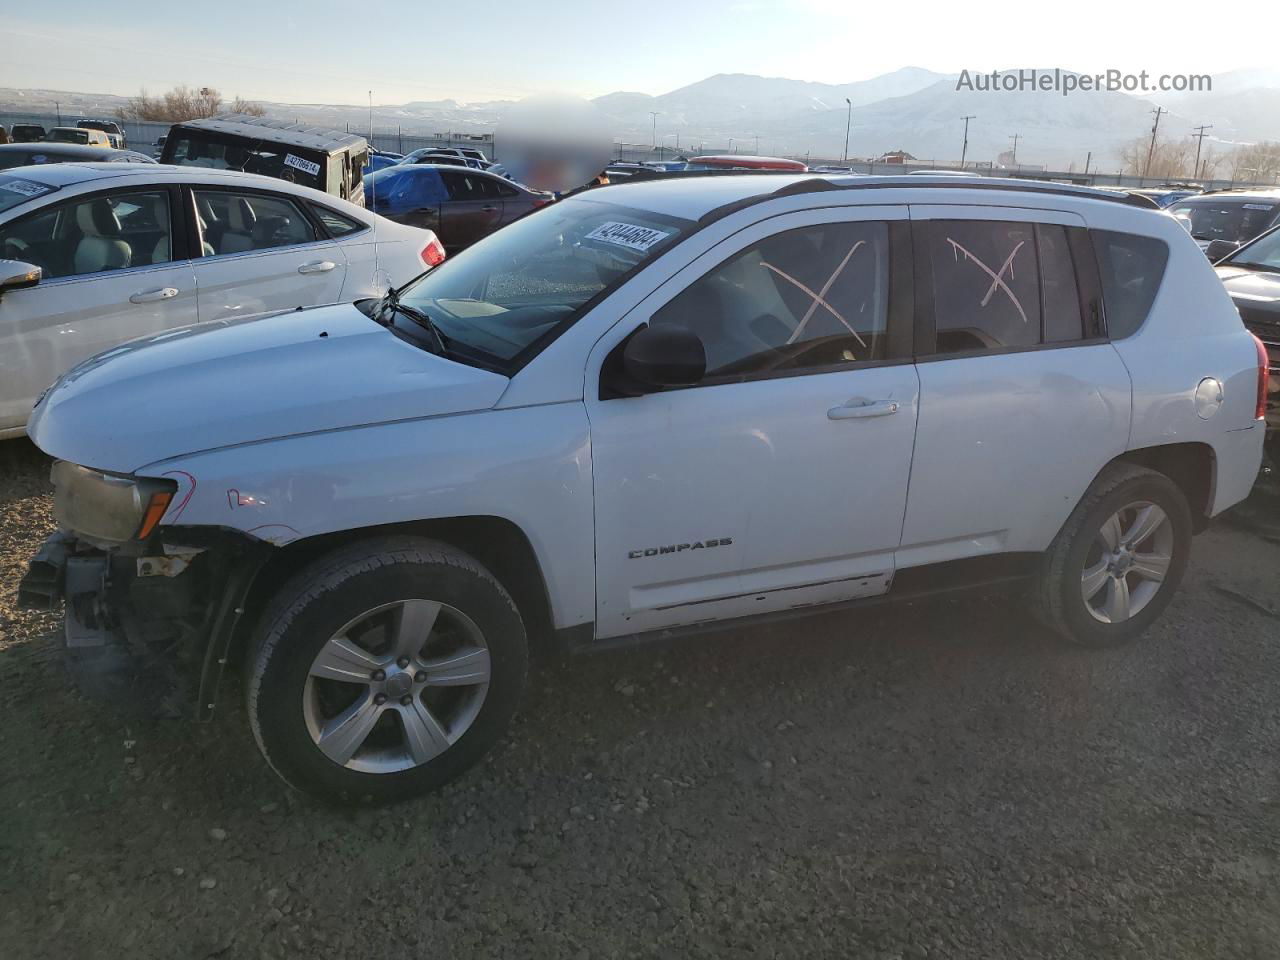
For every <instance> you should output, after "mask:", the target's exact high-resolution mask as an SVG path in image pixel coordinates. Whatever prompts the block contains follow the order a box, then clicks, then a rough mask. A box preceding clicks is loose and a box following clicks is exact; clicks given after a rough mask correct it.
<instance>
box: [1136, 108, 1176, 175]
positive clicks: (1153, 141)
mask: <svg viewBox="0 0 1280 960" xmlns="http://www.w3.org/2000/svg"><path fill="white" fill-rule="evenodd" d="M1151 112H1152V113H1154V114H1155V115H1156V122H1155V123H1153V124H1152V125H1151V146H1149V147H1147V164H1146V166H1144V167H1143V168H1142V179H1143V180H1145V179H1146V178H1147V174H1148V173H1149V172H1150V171H1151V157H1152V155H1154V154H1155V152H1156V132H1157V131H1158V130H1159V129H1160V116H1161V114H1165V113H1168V112H1169V111H1168V110H1166V109H1165V108H1164V107H1156V108H1155V109H1154V110H1152V111H1151Z"/></svg>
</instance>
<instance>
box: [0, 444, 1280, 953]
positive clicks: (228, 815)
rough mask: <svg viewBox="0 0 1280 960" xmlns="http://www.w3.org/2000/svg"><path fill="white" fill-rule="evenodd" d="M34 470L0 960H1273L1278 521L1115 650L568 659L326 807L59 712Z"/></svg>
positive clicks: (1, 511) (207, 759) (16, 559)
mask: <svg viewBox="0 0 1280 960" xmlns="http://www.w3.org/2000/svg"><path fill="white" fill-rule="evenodd" d="M47 466H48V465H47V461H45V460H44V459H43V458H42V457H41V456H39V455H38V454H37V453H36V452H35V451H34V449H33V448H32V447H31V446H30V445H28V444H26V443H25V442H22V443H7V444H0V692H2V694H3V695H2V696H0V763H2V764H3V770H4V776H3V777H2V778H0V815H2V819H0V955H3V956H5V957H6V958H8V957H12V958H15V960H17V958H27V957H57V958H60V960H61V958H67V957H75V958H96V957H104V958H117V957H126V956H127V957H130V958H136V960H149V958H165V960H168V958H197V960H198V958H205V957H224V958H241V957H249V958H254V957H280V956H307V957H314V958H328V957H335V958H336V957H350V956H353V955H361V956H368V957H378V958H400V957H404V958H410V957H413V958H420V957H446V958H447V957H469V956H478V955H483V956H486V957H520V958H532V957H570V958H576V957H581V958H604V957H650V956H656V957H671V958H675V957H797V958H799V957H805V958H810V957H819V956H822V957H825V956H832V957H836V956H838V957H875V958H888V957H904V958H920V957H974V958H995V957H1008V958H1018V960H1024V958H1028V957H1037V958H1039V957H1089V958H1099V957H1126V958H1128V957H1152V958H1160V960H1167V958H1173V957H1194V958H1205V957H1231V958H1248V957H1258V958H1262V957H1267V958H1271V957H1275V956H1277V955H1278V954H1280V829H1278V828H1280V780H1278V778H1277V767H1276V760H1275V756H1276V750H1275V745H1276V742H1277V734H1280V717H1278V713H1277V706H1276V705H1277V702H1280V644H1277V642H1276V640H1277V637H1278V636H1280V631H1278V629H1277V628H1278V626H1280V619H1278V618H1280V579H1278V578H1277V577H1276V569H1277V563H1280V538H1277V536H1276V533H1277V526H1276V524H1275V521H1276V520H1280V508H1277V503H1280V501H1277V500H1268V499H1265V498H1257V497H1255V501H1254V502H1252V503H1251V504H1249V505H1246V507H1245V508H1244V509H1243V510H1240V511H1237V512H1236V513H1235V516H1234V518H1233V519H1232V518H1228V520H1227V522H1220V523H1218V524H1215V526H1214V529H1212V530H1211V531H1210V532H1208V533H1207V534H1205V535H1203V536H1201V537H1199V538H1197V540H1196V545H1195V558H1194V560H1193V563H1192V569H1191V571H1190V573H1189V575H1188V581H1187V583H1186V585H1185V586H1184V588H1183V591H1182V593H1181V594H1180V596H1179V597H1178V599H1177V600H1176V601H1175V602H1174V604H1173V606H1172V607H1171V609H1170V611H1169V613H1168V614H1167V615H1166V616H1165V617H1164V619H1163V620H1162V622H1161V623H1159V624H1158V625H1157V627H1156V628H1154V629H1153V630H1152V631H1151V633H1150V634H1149V635H1148V637H1147V638H1145V639H1144V640H1143V641H1142V642H1140V643H1138V644H1136V645H1134V646H1131V647H1128V648H1126V649H1123V650H1117V651H1109V652H1102V653H1086V652H1080V651H1076V650H1070V649H1065V648H1063V647H1062V646H1060V645H1059V644H1057V643H1055V642H1054V641H1053V640H1052V639H1051V638H1050V637H1049V636H1047V635H1046V634H1045V632H1044V631H1043V630H1042V629H1040V628H1038V627H1036V626H1035V625H1033V624H1032V623H1031V622H1030V621H1029V620H1028V619H1027V618H1026V617H1025V616H1023V615H1022V614H1020V613H1019V612H1018V611H1017V609H1016V608H1013V607H1011V606H1010V605H1009V604H1007V603H1004V602H996V601H993V600H969V601H964V602H949V603H945V604H932V605H920V606H913V607H899V608H895V609H892V610H884V611H881V612H870V613H865V614H861V615H857V616H852V615H848V614H843V615H828V616H823V617H819V618H814V619H810V620H807V621H802V622H793V623H790V624H785V625H775V626H768V627H761V628H758V629H753V630H751V631H749V632H742V633H736V634H727V635H721V636H718V637H712V638H707V639H705V640H698V641H686V642H685V643H684V644H683V645H681V646H667V647H650V648H647V649H638V650H631V651H626V652H621V653H612V654H607V655H598V656H589V657H578V658H573V659H570V660H569V661H567V662H565V663H561V664H554V665H550V666H547V667H544V668H543V669H542V670H541V672H540V673H538V674H536V675H535V676H534V677H533V678H532V682H531V687H530V691H529V695H528V697H527V700H526V703H525V706H524V709H523V711H522V715H521V718H520V719H519V720H518V721H517V723H516V725H515V727H514V729H513V731H512V734H511V736H510V737H509V738H508V740H507V742H506V743H505V744H504V745H503V746H502V747H501V748H500V749H499V750H498V751H496V752H495V753H494V754H493V755H492V756H491V757H490V758H489V759H488V760H487V761H486V762H485V763H483V764H482V765H481V766H480V767H479V768H478V769H477V770H475V771H473V772H472V774H471V775H469V776H467V777H466V778H464V779H463V780H462V781H461V782H459V783H457V784H455V785H454V786H452V787H450V788H449V789H447V790H446V791H444V792H443V793H442V794H439V795H436V796H434V797H430V798H427V799H425V800H422V801H419V802H414V803H410V804H406V805H402V806H399V807H394V808H389V809H381V810H372V809H367V810H357V811H335V810H333V809H329V808H326V807H324V806H321V805H317V804H314V803H312V802H310V801H308V800H305V799H303V798H299V797H297V796H295V795H293V794H291V793H289V792H288V791H286V790H285V789H283V788H282V787H281V786H280V785H279V783H278V782H277V781H276V780H275V779H274V777H273V776H272V775H271V773H270V772H269V771H268V770H267V769H266V767H265V766H264V765H263V763H261V762H260V760H259V757H258V755H257V752H256V750H255V748H254V746H253V743H252V740H251V738H250V736H249V733H248V730H247V725H246V722H245V718H244V715H243V713H242V712H241V711H240V710H239V709H238V707H237V706H236V705H235V700H234V699H233V698H230V697H229V698H228V700H227V703H228V708H227V709H223V710H222V711H221V712H220V714H219V716H218V718H217V719H216V721H215V722H214V723H213V724H211V725H209V726H205V727H196V726H194V725H189V724H185V723H182V722H175V721H169V722H154V723H152V722H147V723H139V722H137V721H133V720H126V719H123V718H121V717H119V716H117V715H115V714H113V713H111V712H109V711H106V710H103V709H101V708H99V707H96V706H94V705H93V704H91V703H89V702H86V701H84V700H82V699H80V698H79V697H78V696H77V695H76V694H75V693H74V692H73V691H72V690H71V689H69V687H68V684H67V683H66V681H65V679H64V677H63V674H62V672H61V671H60V669H59V664H58V657H57V640H56V630H57V628H58V621H57V620H56V619H55V618H54V617H52V616H47V615H41V616H33V615H29V614H26V613H21V612H19V611H17V610H15V609H14V606H13V603H14V589H15V587H16V583H17V578H18V576H19V573H20V571H21V569H22V566H23V564H24V563H25V561H26V559H27V557H28V556H29V555H30V553H31V552H32V551H33V550H34V549H35V547H36V544H37V542H38V541H39V539H40V538H41V537H42V536H43V535H44V534H45V532H46V531H47V530H48V529H50V527H51V520H50V516H49V500H48V496H47V481H46V474H47Z"/></svg>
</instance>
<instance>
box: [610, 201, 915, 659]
mask: <svg viewBox="0 0 1280 960" xmlns="http://www.w3.org/2000/svg"><path fill="white" fill-rule="evenodd" d="M906 216H907V214H906V211H905V208H902V207H862V208H847V209H845V210H822V211H806V212H804V213H797V214H788V215H784V216H780V217H775V218H773V219H771V220H767V221H764V222H763V223H760V224H756V225H755V226H753V227H751V228H748V229H747V230H744V231H741V232H739V233H738V234H736V235H735V236H734V237H732V238H730V239H728V240H726V241H724V242H723V243H721V244H720V245H718V246H717V247H715V248H713V249H712V250H710V251H708V252H707V253H706V254H704V255H702V256H701V257H699V258H698V259H697V260H695V261H694V262H693V263H692V264H691V265H690V266H689V267H687V268H686V269H685V270H683V271H682V272H681V273H679V274H677V275H676V276H675V277H674V278H672V279H671V280H670V281H668V282H667V283H666V284H664V285H663V286H662V287H661V288H660V289H659V290H658V291H656V292H655V293H654V294H653V295H652V296H650V297H649V298H648V299H647V300H646V301H645V302H644V303H643V304H642V305H641V306H640V307H638V308H636V309H635V310H634V311H632V313H631V314H629V315H628V316H627V317H626V318H624V320H623V321H622V322H621V323H619V324H618V326H617V327H615V328H614V330H613V331H611V333H610V335H608V336H606V337H605V338H603V339H602V340H601V342H600V343H599V344H597V346H596V348H595V350H594V352H593V355H592V360H591V362H590V363H589V364H588V379H587V412H588V416H589V418H590V421H591V446H592V464H593V474H594V480H595V498H596V518H597V519H596V569H597V635H598V636H599V637H610V636H619V635H624V634H630V633H638V632H644V631H649V630H654V629H659V628H663V627H672V626H680V625H686V624H692V623H696V622H699V621H705V620H723V619H728V618H733V617H738V616H746V615H750V614H756V613H765V612H770V611H777V610H783V609H787V608H791V607H797V606H808V605H814V604H820V603H825V602H830V601H838V600H845V599H851V598H855V597H861V596H867V595H872V594H877V593H881V592H883V591H885V590H887V589H888V587H889V584H890V581H891V579H892V576H893V552H894V550H895V548H896V547H897V546H898V542H899V538H900V536H901V531H902V517H903V510H904V507H905V504H906V495H907V480H908V473H909V470H910V464H911V447H912V440H913V437H914V434H915V420H916V406H917V395H918V387H917V378H916V372H915V367H914V366H913V365H912V363H911V359H910V343H909V335H910V331H909V329H908V328H909V326H910V322H911V320H910V311H911V304H910V302H909V300H910V293H909V291H910V284H909V283H906V284H903V283H901V282H895V281H900V278H901V276H902V275H903V274H902V271H906V273H905V276H906V277H909V276H910V273H909V271H910V262H909V261H910V244H909V236H908V229H907V227H908V225H907V223H906ZM677 249H678V248H677ZM895 289H898V290H905V291H906V295H905V299H903V298H899V299H895V298H893V297H891V290H895ZM647 323H648V324H677V325H682V326H685V327H687V328H689V329H691V330H693V331H694V332H696V333H697V334H698V335H699V337H700V338H701V339H702V341H703V344H704V346H705V348H706V353H707V375H706V378H705V379H704V380H703V382H702V383H701V384H699V385H697V386H695V387H691V388H685V389H676V390H665V391H661V392H657V393H650V394H648V395H645V396H614V395H611V394H610V391H609V389H608V384H609V376H608V374H606V375H605V376H604V387H605V389H604V391H603V392H601V389H600V380H601V378H600V376H599V374H598V371H599V370H600V368H601V367H605V368H606V369H609V368H610V366H611V364H612V363H614V362H616V356H617V354H618V352H619V351H620V349H621V344H622V342H623V341H624V339H625V338H626V337H627V336H629V335H630V334H631V333H632V332H634V331H635V330H636V329H637V328H639V327H641V326H643V325H645V324H647ZM904 334H905V335H906V337H907V339H904V336H903V335H904Z"/></svg>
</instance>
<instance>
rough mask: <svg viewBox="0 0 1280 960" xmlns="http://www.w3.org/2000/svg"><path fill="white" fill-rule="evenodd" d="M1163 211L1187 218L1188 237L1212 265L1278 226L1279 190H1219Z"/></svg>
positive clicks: (1181, 202) (1279, 220) (1185, 199)
mask: <svg viewBox="0 0 1280 960" xmlns="http://www.w3.org/2000/svg"><path fill="white" fill-rule="evenodd" d="M1166 209H1168V210H1169V212H1170V213H1172V214H1173V215H1174V216H1187V217H1190V218H1191V236H1193V237H1195V239H1196V243H1198V244H1200V249H1201V250H1203V251H1204V252H1205V253H1206V254H1207V255H1208V257H1209V259H1210V260H1213V261H1215V262H1216V261H1218V260H1221V259H1222V258H1223V257H1225V256H1227V255H1228V254H1229V253H1232V252H1233V251H1234V250H1235V249H1236V248H1237V247H1239V246H1240V245H1241V244H1243V243H1248V242H1249V241H1250V240H1252V239H1253V238H1254V237H1256V236H1259V235H1260V234H1262V233H1265V232H1266V231H1267V230H1269V229H1270V228H1271V227H1273V226H1275V225H1276V224H1277V223H1280V190H1220V191H1217V192H1214V193H1206V194H1203V195H1201V196H1198V197H1186V198H1184V199H1182V200H1179V201H1178V202H1177V203H1175V204H1173V205H1172V206H1170V207H1168V208H1166ZM1215 241H1223V242H1222V243H1215Z"/></svg>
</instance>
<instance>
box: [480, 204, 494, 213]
mask: <svg viewBox="0 0 1280 960" xmlns="http://www.w3.org/2000/svg"><path fill="white" fill-rule="evenodd" d="M497 209H498V208H497V207H495V206H493V205H492V204H490V205H489V206H487V207H481V208H480V212H481V213H493V212H494V211H495V210H497Z"/></svg>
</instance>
